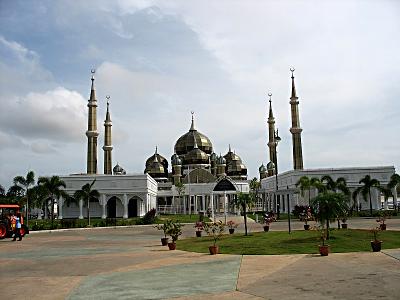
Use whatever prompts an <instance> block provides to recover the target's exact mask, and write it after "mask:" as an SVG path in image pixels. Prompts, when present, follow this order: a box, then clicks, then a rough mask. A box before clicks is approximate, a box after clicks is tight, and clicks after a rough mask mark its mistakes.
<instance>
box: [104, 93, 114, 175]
mask: <svg viewBox="0 0 400 300" xmlns="http://www.w3.org/2000/svg"><path fill="white" fill-rule="evenodd" d="M106 98H107V113H106V119H105V121H104V146H103V150H104V174H109V175H112V169H111V166H112V156H111V151H112V149H113V146H112V143H111V126H112V122H111V118H110V110H109V106H110V103H109V102H108V101H109V100H110V96H106Z"/></svg>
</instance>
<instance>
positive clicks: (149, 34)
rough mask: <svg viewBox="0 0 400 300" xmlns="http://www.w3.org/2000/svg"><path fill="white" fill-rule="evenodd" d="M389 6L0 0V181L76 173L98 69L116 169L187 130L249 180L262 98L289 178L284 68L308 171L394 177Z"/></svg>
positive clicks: (395, 69)
mask: <svg viewBox="0 0 400 300" xmlns="http://www.w3.org/2000/svg"><path fill="white" fill-rule="evenodd" d="M399 15H400V2H398V1H395V0H393V1H388V0H386V1H385V0H383V1H368V0H359V1H351V0H350V1H344V0H343V1H321V0H318V1H311V0H310V1H301V0H300V1H282V0H281V1H235V0H230V1H222V0H221V1H146V0H138V1H129V0H118V1H102V0H96V1H94V0H87V1H72V0H69V1H62V0H60V1H50V0H49V1H44V0H35V1H18V0H16V1H11V0H10V1H7V0H1V1H0V105H1V107H0V184H1V185H3V186H4V187H8V186H10V184H11V182H12V178H13V177H14V176H16V175H26V173H27V172H28V170H34V171H35V173H36V175H37V176H50V175H65V174H71V173H85V172H86V150H87V138H86V136H85V131H86V130H87V106H86V105H87V100H88V98H89V94H90V76H91V74H90V70H91V69H96V74H95V77H96V80H95V86H96V93H97V100H98V114H97V115H98V120H97V121H98V130H99V133H100V135H99V141H98V169H99V171H100V172H102V171H103V151H102V149H101V146H102V145H103V137H104V126H103V124H104V118H105V110H106V96H107V95H110V112H111V119H112V121H113V127H112V130H113V146H114V150H113V165H115V164H116V163H117V162H118V163H119V164H120V165H121V166H122V167H123V168H124V169H125V170H126V171H127V172H128V173H143V170H144V163H145V160H146V158H148V157H149V156H151V155H152V154H153V153H154V149H155V147H156V146H158V150H159V153H160V154H161V155H163V156H164V157H166V158H167V159H170V157H171V155H172V154H173V151H174V150H173V147H174V145H175V142H176V140H177V139H178V138H179V137H180V136H181V135H183V134H184V133H186V132H187V131H188V130H189V128H190V119H191V113H190V112H191V111H193V112H194V117H195V124H196V128H197V129H198V130H199V131H200V132H202V133H203V134H205V135H207V136H208V137H209V138H210V140H211V142H212V143H213V147H214V151H215V152H216V153H217V154H220V153H222V154H225V153H226V152H227V150H228V145H229V144H230V145H231V147H232V149H233V150H235V152H236V153H237V154H238V155H239V156H240V157H241V158H242V160H243V162H244V163H245V164H246V166H247V167H248V173H249V178H252V177H254V176H258V167H259V166H260V165H261V163H264V164H266V163H267V162H268V161H269V154H268V148H267V141H268V136H267V117H268V96H267V94H268V93H272V105H273V110H274V116H275V120H276V126H277V128H279V135H280V137H281V139H282V141H281V142H280V144H279V146H278V163H279V170H280V172H281V171H287V170H291V169H292V168H293V159H292V140H291V135H290V132H289V128H290V105H289V98H290V91H291V86H290V85H291V79H290V74H291V73H290V71H289V69H290V68H291V67H293V68H295V72H294V75H295V82H296V89H297V94H298V97H299V102H300V104H299V111H300V124H301V127H302V128H303V133H302V144H303V157H304V166H305V168H322V167H362V166H382V165H384V166H388V165H389V166H391V165H393V166H395V167H396V171H397V172H398V170H399V167H400V151H399V146H400V140H399V130H398V124H399V112H400V98H399V96H400V85H399V79H398V76H399V74H400V55H399V53H398V49H400V39H399V36H400V18H399V17H398V16H399Z"/></svg>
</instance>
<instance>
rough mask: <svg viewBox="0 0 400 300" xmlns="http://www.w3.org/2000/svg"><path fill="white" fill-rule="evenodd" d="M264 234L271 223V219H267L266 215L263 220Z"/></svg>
mask: <svg viewBox="0 0 400 300" xmlns="http://www.w3.org/2000/svg"><path fill="white" fill-rule="evenodd" d="M264 223H265V224H264V232H268V231H269V227H270V225H271V223H272V218H271V217H269V216H268V215H267V216H266V217H265V218H264Z"/></svg>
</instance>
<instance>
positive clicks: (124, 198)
mask: <svg viewBox="0 0 400 300" xmlns="http://www.w3.org/2000/svg"><path fill="white" fill-rule="evenodd" d="M123 201H124V215H123V218H124V219H128V195H127V194H124V196H123Z"/></svg>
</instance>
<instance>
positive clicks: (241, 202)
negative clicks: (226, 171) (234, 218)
mask: <svg viewBox="0 0 400 300" xmlns="http://www.w3.org/2000/svg"><path fill="white" fill-rule="evenodd" d="M253 201H254V198H253V197H251V196H250V194H247V193H242V192H239V193H238V194H236V197H234V198H233V200H232V203H233V204H234V205H235V206H236V207H237V208H239V209H242V211H243V216H244V231H245V235H247V208H248V207H249V206H251V205H252V203H253Z"/></svg>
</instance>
